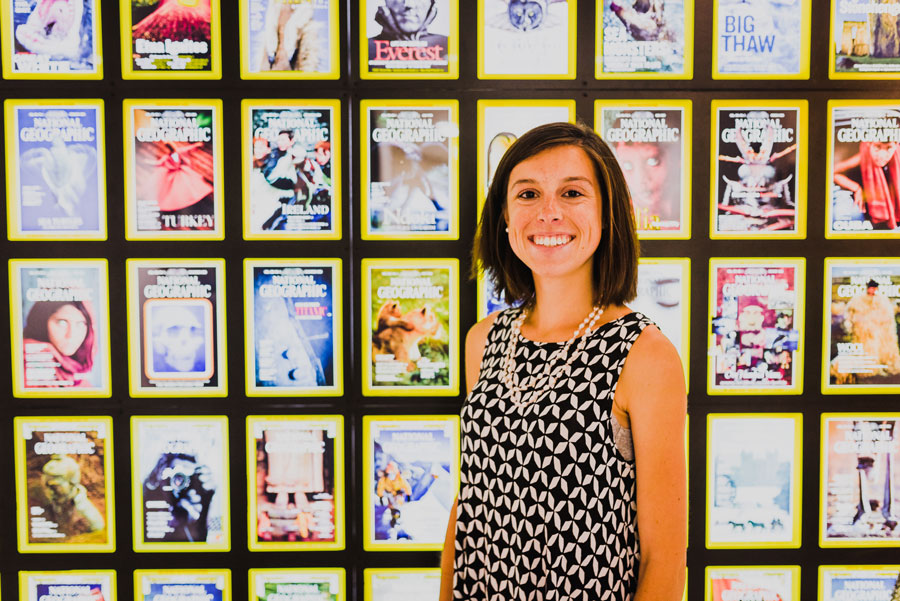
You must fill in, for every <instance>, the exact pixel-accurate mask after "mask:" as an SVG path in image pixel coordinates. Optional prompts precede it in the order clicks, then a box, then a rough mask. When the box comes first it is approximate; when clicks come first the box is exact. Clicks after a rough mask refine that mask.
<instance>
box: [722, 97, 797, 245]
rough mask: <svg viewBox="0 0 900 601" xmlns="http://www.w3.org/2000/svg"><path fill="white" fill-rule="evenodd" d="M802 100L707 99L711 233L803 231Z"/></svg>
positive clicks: (790, 235) (785, 234)
mask: <svg viewBox="0 0 900 601" xmlns="http://www.w3.org/2000/svg"><path fill="white" fill-rule="evenodd" d="M807 107H808V103H807V101H806V100H787V101H785V100H713V101H712V109H711V110H712V127H711V130H710V131H711V134H712V145H711V148H712V152H711V156H710V202H711V204H710V229H709V237H710V238H712V239H736V238H745V239H748V238H753V239H769V238H772V239H775V238H780V239H785V238H787V239H801V238H805V237H806V205H807V202H806V201H807V198H806V196H807V194H806V190H807V185H806V184H807V177H806V172H807V167H806V165H807V152H808V149H807Z"/></svg>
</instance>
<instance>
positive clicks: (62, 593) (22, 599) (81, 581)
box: [19, 570, 116, 601]
mask: <svg viewBox="0 0 900 601" xmlns="http://www.w3.org/2000/svg"><path fill="white" fill-rule="evenodd" d="M46 599H53V600H54V601H116V572H115V570H62V571H52V572H51V571H48V570H41V571H40V572H19V601H44V600H46Z"/></svg>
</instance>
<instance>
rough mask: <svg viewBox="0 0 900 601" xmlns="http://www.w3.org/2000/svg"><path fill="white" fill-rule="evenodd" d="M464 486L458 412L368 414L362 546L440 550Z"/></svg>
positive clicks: (365, 417) (383, 548)
mask: <svg viewBox="0 0 900 601" xmlns="http://www.w3.org/2000/svg"><path fill="white" fill-rule="evenodd" d="M458 488H459V416H456V415H366V416H363V491H364V492H363V514H364V515H363V548H364V549H365V550H366V551H439V550H440V549H441V547H442V546H443V543H444V537H445V535H446V530H447V529H446V523H447V520H448V519H449V517H450V508H451V506H452V505H453V499H454V498H455V497H456V495H457V491H458Z"/></svg>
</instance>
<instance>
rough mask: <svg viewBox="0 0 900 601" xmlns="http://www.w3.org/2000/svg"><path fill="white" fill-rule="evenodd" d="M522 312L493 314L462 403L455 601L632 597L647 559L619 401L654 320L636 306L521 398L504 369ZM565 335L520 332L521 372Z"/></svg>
mask: <svg viewBox="0 0 900 601" xmlns="http://www.w3.org/2000/svg"><path fill="white" fill-rule="evenodd" d="M518 312H519V310H518V309H507V310H506V311H503V312H502V313H500V315H498V316H497V318H496V319H495V321H494V323H493V325H492V326H491V329H490V331H489V333H488V337H487V342H486V345H485V351H484V356H483V358H482V362H481V372H480V374H479V378H478V381H477V382H476V384H475V386H474V388H473V389H472V392H471V394H470V395H469V397H468V398H467V399H466V403H465V405H464V406H463V409H462V447H461V452H462V457H461V462H460V492H459V499H458V505H457V515H456V556H455V561H454V574H455V576H454V585H453V598H454V599H464V600H465V601H513V600H515V601H519V600H521V601H543V600H546V601H562V600H566V601H569V600H571V601H576V600H584V601H588V600H590V601H626V600H630V599H632V597H633V596H634V590H635V587H636V586H637V572H638V563H639V559H640V552H639V547H638V537H637V515H636V503H635V477H634V476H635V471H634V461H633V456H631V454H630V453H627V452H626V453H625V454H623V452H622V450H620V449H621V447H622V445H621V444H619V446H618V447H617V445H616V430H620V428H619V427H618V422H617V421H616V420H615V418H614V417H613V416H612V402H613V395H614V394H615V390H616V384H617V382H618V379H619V374H620V373H621V371H622V367H623V365H624V363H625V358H626V356H627V354H628V351H629V350H630V349H631V345H632V344H633V343H634V341H635V340H636V339H637V337H638V335H640V333H641V332H642V331H643V329H644V328H645V327H646V326H647V325H648V324H650V323H652V322H651V321H650V320H649V319H647V318H646V317H645V316H643V315H641V314H640V313H629V314H627V315H624V316H622V317H619V318H618V319H614V320H612V321H609V322H607V323H605V324H603V325H601V326H599V327H598V328H597V329H596V330H594V331H593V332H591V333H590V334H589V335H588V336H589V338H588V340H587V341H586V346H585V348H584V351H582V352H581V353H579V354H578V356H574V357H572V360H571V361H570V362H569V364H568V365H569V367H568V368H566V367H563V366H562V361H560V366H559V367H557V368H556V369H564V370H567V371H568V373H563V374H560V375H559V377H558V378H557V382H556V385H555V387H554V388H553V390H552V391H548V392H547V393H545V394H543V396H541V397H540V398H539V400H537V401H536V402H534V403H532V404H530V405H526V406H516V405H515V404H513V403H512V401H510V400H509V398H508V396H507V391H506V389H505V387H504V385H503V383H502V380H501V372H502V366H503V359H504V356H505V354H506V351H507V345H508V344H509V336H510V325H511V324H512V322H513V321H514V320H515V318H516V317H517V315H518ZM561 344H563V343H538V342H533V341H530V340H528V339H526V338H524V337H521V338H520V339H519V341H518V343H517V347H516V362H515V367H516V372H517V373H518V374H519V375H523V374H527V373H530V372H532V371H535V370H537V372H538V373H541V372H540V370H541V369H542V368H543V364H544V363H545V362H546V360H547V358H548V357H549V356H550V354H551V353H552V352H553V350H555V349H556V348H558V347H559V345H561ZM576 348H577V343H575V344H573V345H572V346H571V347H570V352H572V353H574V352H575V350H576ZM504 397H507V398H504ZM626 455H628V456H626Z"/></svg>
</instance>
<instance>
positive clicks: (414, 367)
mask: <svg viewBox="0 0 900 601" xmlns="http://www.w3.org/2000/svg"><path fill="white" fill-rule="evenodd" d="M362 312H363V315H362V332H363V335H362V368H363V369H362V373H363V381H362V390H363V394H365V395H367V396H419V395H422V394H426V395H435V396H456V395H457V394H459V385H460V384H459V352H460V347H459V261H458V260H457V259H363V260H362Z"/></svg>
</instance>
